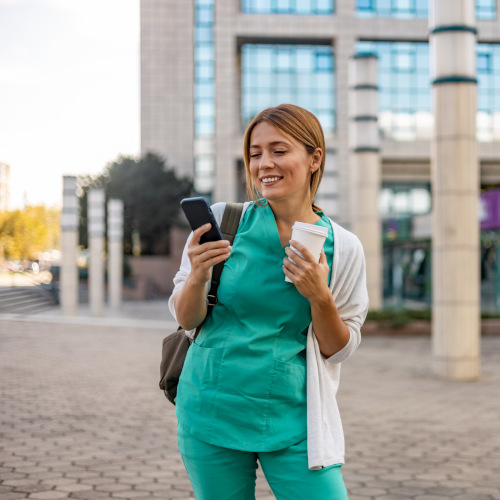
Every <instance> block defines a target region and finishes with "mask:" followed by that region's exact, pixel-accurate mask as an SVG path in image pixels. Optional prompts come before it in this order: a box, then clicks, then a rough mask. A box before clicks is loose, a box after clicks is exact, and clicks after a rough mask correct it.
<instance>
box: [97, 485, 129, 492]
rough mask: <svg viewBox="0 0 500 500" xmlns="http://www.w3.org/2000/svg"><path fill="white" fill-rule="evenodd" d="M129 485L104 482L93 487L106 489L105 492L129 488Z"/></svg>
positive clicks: (100, 489)
mask: <svg viewBox="0 0 500 500" xmlns="http://www.w3.org/2000/svg"><path fill="white" fill-rule="evenodd" d="M130 488H131V487H130V485H129V484H120V483H106V484H99V485H97V486H96V487H95V490H96V491H107V492H110V493H111V492H113V491H125V490H127V491H128V490H130Z"/></svg>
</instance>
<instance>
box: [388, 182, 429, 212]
mask: <svg viewBox="0 0 500 500" xmlns="http://www.w3.org/2000/svg"><path fill="white" fill-rule="evenodd" d="M379 210H380V215H381V216H382V217H405V216H412V215H421V214H426V213H429V212H430V211H431V192H430V186H425V185H422V186H418V185H411V186H410V185H405V184H384V186H382V189H381V190H380V193H379Z"/></svg>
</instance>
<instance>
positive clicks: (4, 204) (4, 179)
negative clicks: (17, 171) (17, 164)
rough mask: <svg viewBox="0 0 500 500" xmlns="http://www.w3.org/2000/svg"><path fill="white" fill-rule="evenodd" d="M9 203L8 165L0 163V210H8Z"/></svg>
mask: <svg viewBox="0 0 500 500" xmlns="http://www.w3.org/2000/svg"><path fill="white" fill-rule="evenodd" d="M9 203H10V166H9V165H7V164H6V163H0V212H5V211H6V210H9Z"/></svg>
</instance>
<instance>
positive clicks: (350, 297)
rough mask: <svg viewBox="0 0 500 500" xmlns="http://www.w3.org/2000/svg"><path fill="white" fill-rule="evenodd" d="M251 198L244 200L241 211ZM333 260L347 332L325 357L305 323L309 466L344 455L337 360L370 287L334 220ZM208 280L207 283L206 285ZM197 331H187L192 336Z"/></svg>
mask: <svg viewBox="0 0 500 500" xmlns="http://www.w3.org/2000/svg"><path fill="white" fill-rule="evenodd" d="M248 205H249V203H248V202H247V203H245V205H244V207H243V213H242V217H243V214H244V213H245V210H246V208H247V207H248ZM225 207H226V204H225V203H216V204H215V205H213V206H212V211H213V213H214V216H215V218H216V220H217V222H218V223H219V224H220V223H221V221H222V216H223V214H224V209H225ZM330 223H331V225H332V228H333V240H334V251H333V265H332V275H331V281H330V289H331V291H332V295H333V299H334V301H335V304H336V306H337V309H338V311H339V314H340V317H341V318H342V320H343V321H344V322H345V324H346V325H347V326H348V328H349V331H350V338H349V342H348V343H347V345H346V346H345V347H343V348H342V349H341V350H340V351H338V352H337V353H335V354H334V355H333V356H331V357H329V358H325V357H324V356H323V355H322V354H321V352H320V350H319V345H318V341H317V339H316V336H315V335H314V331H313V329H312V323H311V324H310V325H309V331H308V334H307V349H306V359H307V443H308V448H307V450H308V461H309V468H310V469H321V468H322V467H328V466H329V465H334V464H343V463H344V460H345V458H344V456H345V445H344V431H343V429H342V422H341V419H340V413H339V409H338V405H337V399H336V394H337V390H338V387H339V382H340V364H341V362H342V361H344V360H345V359H347V358H348V357H349V356H350V355H351V354H352V353H353V352H354V351H355V350H356V348H357V347H358V345H359V343H360V342H361V333H360V329H361V325H362V324H363V322H364V320H365V317H366V314H367V312H368V291H367V288H366V270H365V257H364V253H363V248H362V246H361V243H360V241H359V239H358V238H357V237H356V236H355V235H354V234H352V233H350V232H349V231H347V230H346V229H344V228H342V227H341V226H339V225H338V224H336V223H335V222H333V221H332V220H330ZM191 237H192V233H191V235H190V236H189V238H188V240H187V242H186V246H185V248H184V252H183V254H182V262H181V267H180V269H179V271H178V272H177V274H176V275H175V278H174V285H175V287H174V290H173V292H172V295H171V297H170V299H169V302H168V305H169V308H170V312H171V313H172V315H173V316H174V318H175V319H176V320H177V316H176V314H175V308H174V300H173V298H174V296H175V294H176V293H178V292H179V290H180V289H181V288H182V287H183V286H184V283H185V281H186V278H187V276H188V275H189V273H190V272H191V263H190V261H189V258H188V256H187V245H188V243H189V241H190V239H191ZM209 285H210V282H207V288H208V287H209ZM194 332H195V330H190V331H188V332H186V334H187V335H189V336H190V337H192V336H193V335H194Z"/></svg>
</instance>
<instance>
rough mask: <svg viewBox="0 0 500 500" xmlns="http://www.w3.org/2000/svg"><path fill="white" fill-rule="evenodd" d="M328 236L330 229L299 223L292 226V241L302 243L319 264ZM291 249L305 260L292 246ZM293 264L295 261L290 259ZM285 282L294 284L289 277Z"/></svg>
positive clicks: (286, 277)
mask: <svg viewBox="0 0 500 500" xmlns="http://www.w3.org/2000/svg"><path fill="white" fill-rule="evenodd" d="M327 236H328V228H326V227H324V226H317V225H316V224H308V223H307V222H298V221H295V223H294V224H293V226H292V240H295V241H298V242H299V243H302V244H303V245H304V246H305V247H306V248H307V249H308V250H309V251H310V252H311V253H312V254H313V255H314V256H315V257H316V258H317V261H318V262H319V259H320V257H321V250H323V245H324V243H325V240H326V237H327ZM290 248H291V249H292V250H293V251H294V252H295V253H296V254H297V255H299V256H300V257H302V258H304V257H303V256H302V254H301V253H300V252H299V251H298V250H297V249H296V248H293V247H292V246H291V245H290ZM289 258H290V257H289ZM290 260H291V261H292V262H293V260H292V259H290ZM285 281H288V282H289V283H291V282H292V280H291V279H289V278H288V276H285Z"/></svg>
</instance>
